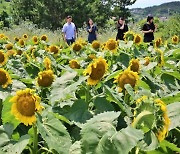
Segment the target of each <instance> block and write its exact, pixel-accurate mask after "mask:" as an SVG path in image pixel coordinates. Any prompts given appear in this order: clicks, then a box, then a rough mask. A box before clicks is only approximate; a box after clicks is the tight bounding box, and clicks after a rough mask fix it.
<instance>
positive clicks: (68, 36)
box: [62, 16, 77, 45]
mask: <svg viewBox="0 0 180 154" xmlns="http://www.w3.org/2000/svg"><path fill="white" fill-rule="evenodd" d="M66 21H67V23H65V24H64V26H63V29H62V32H63V37H64V40H65V41H66V42H67V44H68V45H71V44H73V43H74V42H75V40H76V33H77V32H76V26H75V24H74V23H73V22H72V16H67V17H66Z"/></svg>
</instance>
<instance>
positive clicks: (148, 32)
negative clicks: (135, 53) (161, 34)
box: [142, 15, 156, 44]
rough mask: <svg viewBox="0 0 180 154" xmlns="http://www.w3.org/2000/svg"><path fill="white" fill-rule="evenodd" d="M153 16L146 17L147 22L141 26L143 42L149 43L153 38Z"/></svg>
mask: <svg viewBox="0 0 180 154" xmlns="http://www.w3.org/2000/svg"><path fill="white" fill-rule="evenodd" d="M153 20H154V18H153V16H151V15H149V16H148V17H147V23H145V24H144V26H143V28H142V32H143V33H144V42H146V43H151V44H152V41H153V40H154V32H155V29H156V27H155V25H154V23H153Z"/></svg>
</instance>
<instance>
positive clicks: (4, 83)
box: [0, 68, 12, 88]
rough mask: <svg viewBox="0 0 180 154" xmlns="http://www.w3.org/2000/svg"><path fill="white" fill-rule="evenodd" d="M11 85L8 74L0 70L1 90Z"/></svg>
mask: <svg viewBox="0 0 180 154" xmlns="http://www.w3.org/2000/svg"><path fill="white" fill-rule="evenodd" d="M11 83H12V80H11V77H10V75H9V73H8V72H7V71H6V70H4V69H2V68H0V86H2V88H6V87H7V86H8V85H9V84H11Z"/></svg>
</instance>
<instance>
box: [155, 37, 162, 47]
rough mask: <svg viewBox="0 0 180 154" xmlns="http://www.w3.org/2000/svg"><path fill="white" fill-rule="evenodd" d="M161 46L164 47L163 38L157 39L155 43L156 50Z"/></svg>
mask: <svg viewBox="0 0 180 154" xmlns="http://www.w3.org/2000/svg"><path fill="white" fill-rule="evenodd" d="M161 45H162V39H161V38H158V39H156V40H155V42H154V46H155V48H158V47H160V46H161Z"/></svg>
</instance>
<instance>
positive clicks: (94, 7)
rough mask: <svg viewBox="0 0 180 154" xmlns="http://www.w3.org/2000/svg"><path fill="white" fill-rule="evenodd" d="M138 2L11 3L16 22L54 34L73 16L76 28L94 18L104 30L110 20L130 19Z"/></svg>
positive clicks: (20, 0)
mask: <svg viewBox="0 0 180 154" xmlns="http://www.w3.org/2000/svg"><path fill="white" fill-rule="evenodd" d="M135 1H136V0H50V1H48V0H11V2H10V5H11V7H10V8H11V15H12V19H13V22H14V23H15V24H19V23H20V22H21V21H23V20H29V21H31V22H33V23H34V24H36V25H37V26H38V27H39V28H49V29H52V30H55V29H57V28H59V27H61V26H62V25H63V23H64V22H65V20H64V19H65V17H66V16H67V15H72V16H73V20H74V22H75V23H76V25H77V27H82V26H83V24H84V23H85V22H86V21H87V20H88V18H92V19H93V20H94V21H95V22H96V23H97V24H98V26H101V27H103V26H105V25H106V22H107V21H108V20H109V18H111V17H113V16H115V17H119V16H123V17H126V18H127V17H129V16H130V11H129V9H128V8H127V6H129V5H132V4H133V3H135Z"/></svg>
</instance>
